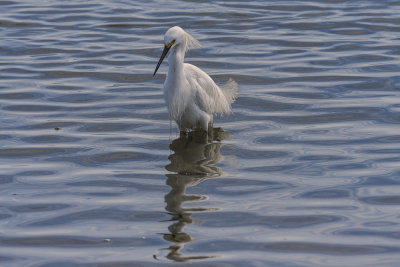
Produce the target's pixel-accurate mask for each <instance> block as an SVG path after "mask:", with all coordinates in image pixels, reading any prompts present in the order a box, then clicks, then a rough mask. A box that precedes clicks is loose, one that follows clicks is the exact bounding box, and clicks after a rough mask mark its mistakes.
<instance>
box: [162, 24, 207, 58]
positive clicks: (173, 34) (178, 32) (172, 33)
mask: <svg viewBox="0 0 400 267" xmlns="http://www.w3.org/2000/svg"><path fill="white" fill-rule="evenodd" d="M164 42H165V45H171V46H180V45H182V46H183V47H184V49H185V52H186V51H187V50H189V49H192V48H198V47H201V45H200V42H199V41H197V40H196V39H195V38H194V37H193V36H191V35H190V34H189V33H187V32H185V31H184V30H183V29H182V28H181V27H179V26H174V27H172V28H170V29H168V31H167V32H166V33H165V36H164Z"/></svg>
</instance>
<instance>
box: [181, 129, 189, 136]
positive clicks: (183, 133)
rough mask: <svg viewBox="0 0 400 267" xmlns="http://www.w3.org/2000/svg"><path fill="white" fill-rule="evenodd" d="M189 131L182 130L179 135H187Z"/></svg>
mask: <svg viewBox="0 0 400 267" xmlns="http://www.w3.org/2000/svg"><path fill="white" fill-rule="evenodd" d="M187 135H188V133H187V132H186V131H185V130H180V132H179V136H180V137H187Z"/></svg>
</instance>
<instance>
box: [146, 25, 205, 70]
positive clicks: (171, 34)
mask: <svg viewBox="0 0 400 267" xmlns="http://www.w3.org/2000/svg"><path fill="white" fill-rule="evenodd" d="M181 45H182V46H183V47H184V49H185V51H187V50H188V49H189V48H192V47H193V48H194V47H201V45H200V43H199V41H197V40H196V39H195V38H193V37H192V36H191V35H190V34H188V33H187V32H185V31H184V30H183V29H182V28H181V27H179V26H174V27H172V28H169V29H168V31H167V32H166V33H165V35H164V50H163V52H162V54H161V57H160V60H159V61H158V63H157V67H156V69H155V70H154V73H153V76H154V75H156V73H157V70H158V68H159V67H160V65H161V63H162V61H163V60H164V58H165V56H166V55H167V54H168V51H169V50H170V49H171V48H173V47H176V46H181Z"/></svg>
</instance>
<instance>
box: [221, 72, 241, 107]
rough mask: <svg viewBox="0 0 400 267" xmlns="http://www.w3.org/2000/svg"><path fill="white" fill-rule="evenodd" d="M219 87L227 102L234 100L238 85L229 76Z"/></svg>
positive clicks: (230, 102)
mask: <svg viewBox="0 0 400 267" xmlns="http://www.w3.org/2000/svg"><path fill="white" fill-rule="evenodd" d="M221 89H222V92H223V93H224V95H225V97H226V100H228V102H229V104H232V103H233V102H235V100H236V98H237V96H238V92H239V85H238V84H237V82H235V81H234V80H232V79H230V78H229V80H228V82H227V83H226V84H224V85H222V86H221Z"/></svg>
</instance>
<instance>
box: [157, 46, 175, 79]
mask: <svg viewBox="0 0 400 267" xmlns="http://www.w3.org/2000/svg"><path fill="white" fill-rule="evenodd" d="M170 48H171V46H170V47H168V46H164V50H163V51H162V54H161V57H160V60H159V61H158V63H157V67H156V69H155V71H154V73H153V77H154V75H156V72H157V70H158V68H159V67H160V65H161V63H162V62H163V60H164V58H165V56H166V55H167V54H168V51H169V49H170Z"/></svg>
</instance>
